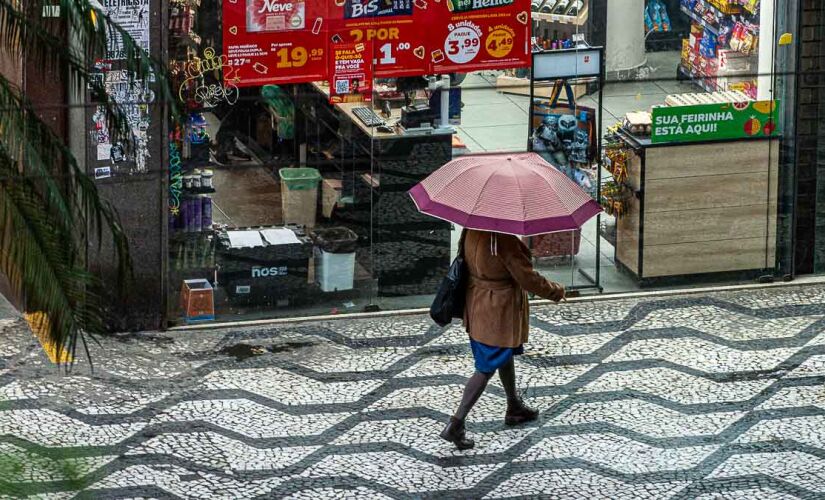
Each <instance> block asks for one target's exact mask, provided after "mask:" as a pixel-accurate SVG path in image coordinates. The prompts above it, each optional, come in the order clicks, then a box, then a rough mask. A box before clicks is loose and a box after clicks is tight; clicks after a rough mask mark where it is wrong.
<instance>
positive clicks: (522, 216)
mask: <svg viewBox="0 0 825 500" xmlns="http://www.w3.org/2000/svg"><path fill="white" fill-rule="evenodd" d="M409 193H410V196H412V199H413V201H414V202H415V205H416V207H417V208H418V210H419V211H420V212H422V213H425V214H428V215H431V216H433V217H437V218H439V219H444V220H447V221H450V222H453V223H455V224H458V225H460V226H463V227H467V228H470V229H479V230H482V231H494V232H497V233H507V234H513V235H516V236H535V235H537V234H544V233H553V232H557V231H572V230H575V229H578V228H580V227H581V226H582V224H584V223H585V222H586V221H587V220H588V219H590V218H591V217H593V216H594V215H596V214H598V213H599V212H601V210H602V209H601V207H600V206H599V204H598V203H596V202H595V201H594V200H593V199H592V198H591V197H590V195H588V194H587V193H585V192H584V191H583V190H582V189H581V188H580V187H579V186H578V185H577V184H576V183H575V182H573V181H571V180H570V179H568V178H567V176H566V175H564V174H563V173H561V172H559V171H558V170H556V169H555V168H553V167H552V166H551V165H550V164H549V163H547V162H546V161H545V160H544V159H543V158H542V157H541V156H539V155H537V154H536V153H521V154H496V155H484V156H463V157H461V158H458V159H456V160H453V161H451V162H449V163H447V164H446V165H444V166H443V167H441V168H439V169H438V170H436V171H435V172H433V173H432V174H430V176H429V177H427V178H426V179H424V180H423V181H422V182H420V183H419V184H417V185H416V186H415V187H414V188H412V189H411V190H410V191H409Z"/></svg>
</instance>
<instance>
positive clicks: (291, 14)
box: [223, 0, 329, 87]
mask: <svg viewBox="0 0 825 500" xmlns="http://www.w3.org/2000/svg"><path fill="white" fill-rule="evenodd" d="M326 18H327V8H326V1H324V0H224V2H223V47H224V54H225V56H226V58H227V59H228V62H229V65H231V66H232V67H233V69H234V70H235V72H234V75H235V76H236V77H237V78H238V79H239V80H238V81H237V83H236V85H237V86H238V87H248V86H255V85H264V84H267V83H298V82H307V81H317V80H325V79H326V77H327V74H328V68H327V65H328V55H327V48H328V46H329V43H328V37H327V32H328V26H325V24H326V23H327V21H325V19H326Z"/></svg>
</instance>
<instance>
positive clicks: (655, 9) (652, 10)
mask: <svg viewBox="0 0 825 500" xmlns="http://www.w3.org/2000/svg"><path fill="white" fill-rule="evenodd" d="M644 14H645V29H646V30H647V31H648V32H649V33H650V32H652V33H668V32H670V16H668V14H667V7H665V4H664V3H662V0H649V1H648V3H647V6H646V7H645V12H644Z"/></svg>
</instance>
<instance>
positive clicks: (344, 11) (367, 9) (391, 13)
mask: <svg viewBox="0 0 825 500" xmlns="http://www.w3.org/2000/svg"><path fill="white" fill-rule="evenodd" d="M431 1H432V0H415V1H413V0H344V1H337V2H332V3H331V5H330V9H331V12H330V17H331V19H332V27H331V28H330V41H331V43H342V42H343V43H349V42H354V43H358V42H368V43H371V44H372V46H373V50H374V56H373V57H374V62H375V68H374V71H375V75H376V76H377V77H403V76H413V75H424V74H427V73H428V72H429V71H430V64H429V61H428V60H427V58H426V52H427V50H426V47H425V45H426V34H425V33H423V32H422V26H423V25H424V24H423V23H426V22H428V21H429V18H428V13H429V12H430V10H431V8H430V6H429V2H431Z"/></svg>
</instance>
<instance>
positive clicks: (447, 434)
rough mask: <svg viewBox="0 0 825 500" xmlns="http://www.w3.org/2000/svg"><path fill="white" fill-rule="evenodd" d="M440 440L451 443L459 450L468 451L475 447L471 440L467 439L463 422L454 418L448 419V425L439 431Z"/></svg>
mask: <svg viewBox="0 0 825 500" xmlns="http://www.w3.org/2000/svg"><path fill="white" fill-rule="evenodd" d="M441 439H444V440H445V441H449V442H451V443H453V444H454V445H455V447H456V448H458V449H459V450H469V449H470V448H472V447H473V446H475V445H476V444H475V442H474V441H473V440H472V439H470V438H468V437H467V431H466V429H465V428H464V421H463V420H459V419H457V418H455V417H450V423H449V424H447V427H445V428H444V430H443V431H441Z"/></svg>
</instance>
